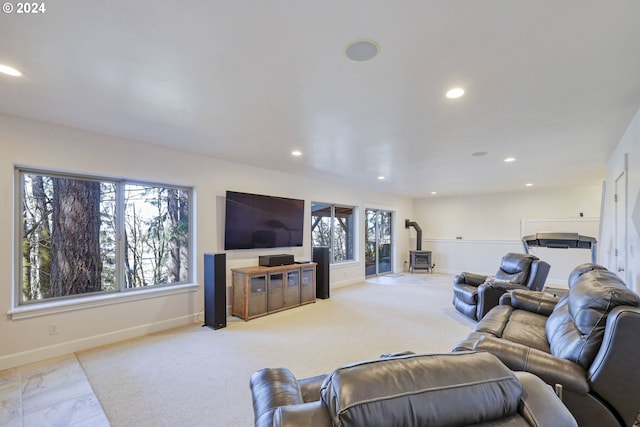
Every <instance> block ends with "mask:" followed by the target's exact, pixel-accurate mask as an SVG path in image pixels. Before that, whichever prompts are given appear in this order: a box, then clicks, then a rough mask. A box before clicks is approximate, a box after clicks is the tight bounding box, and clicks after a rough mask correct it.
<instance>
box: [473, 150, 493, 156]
mask: <svg viewBox="0 0 640 427" xmlns="http://www.w3.org/2000/svg"><path fill="white" fill-rule="evenodd" d="M487 154H489V153H488V152H486V151H476V152H475V153H471V155H472V156H473V157H482V156H486V155H487Z"/></svg>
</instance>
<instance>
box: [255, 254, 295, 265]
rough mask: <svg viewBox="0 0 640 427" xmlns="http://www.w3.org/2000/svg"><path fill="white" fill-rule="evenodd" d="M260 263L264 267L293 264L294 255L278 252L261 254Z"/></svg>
mask: <svg viewBox="0 0 640 427" xmlns="http://www.w3.org/2000/svg"><path fill="white" fill-rule="evenodd" d="M258 264H260V265H261V266H263V267H275V266H278V265H289V264H293V255H288V254H278V255H260V256H259V257H258Z"/></svg>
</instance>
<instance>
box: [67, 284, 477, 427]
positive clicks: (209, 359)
mask: <svg viewBox="0 0 640 427" xmlns="http://www.w3.org/2000/svg"><path fill="white" fill-rule="evenodd" d="M451 282H452V276H449V275H444V274H405V275H402V276H400V277H381V278H376V279H373V280H368V281H366V282H364V283H360V284H356V285H352V286H348V287H344V288H340V289H337V290H334V291H332V294H331V298H330V299H328V300H318V301H317V302H316V303H315V304H309V305H306V306H302V307H299V308H295V309H291V310H287V311H283V312H280V313H276V314H272V315H269V316H265V317H262V318H258V319H254V320H251V321H249V322H245V321H243V320H240V319H236V318H234V317H231V318H229V322H228V325H227V327H226V328H224V329H219V330H216V331H214V330H212V329H210V328H203V327H201V326H200V325H194V326H190V327H185V328H179V329H174V330H171V331H167V332H163V333H158V334H154V335H150V336H146V337H143V338H140V339H135V340H130V341H125V342H122V343H118V344H114V345H110V346H106V347H100V348H96V349H92V350H89V351H85V352H81V353H78V354H77V357H78V359H79V361H80V363H81V365H82V367H83V368H84V370H85V372H86V374H87V377H88V379H89V381H90V383H91V385H92V386H93V389H94V391H95V393H96V395H97V397H98V399H99V400H100V403H101V404H102V407H103V408H104V411H105V413H106V415H107V417H108V418H109V421H110V422H111V425H112V426H114V427H120V426H252V425H253V409H252V403H251V394H250V391H249V377H250V376H251V374H253V373H254V372H255V371H257V370H259V369H261V368H264V367H280V366H283V367H287V368H289V369H291V370H292V371H293V373H294V374H295V375H296V377H298V378H305V377H310V376H313V375H317V374H321V373H325V372H330V371H332V370H333V369H335V368H336V367H338V366H340V365H343V364H345V363H351V362H355V361H358V360H364V359H373V358H377V357H379V356H380V355H381V354H383V353H388V352H395V351H404V350H412V351H415V352H420V353H422V352H424V353H433V352H448V351H450V350H451V348H453V346H454V345H455V344H456V343H457V342H458V341H460V340H462V339H463V338H464V337H465V336H466V335H467V334H468V333H469V332H470V331H471V329H472V328H473V326H474V325H475V323H474V322H472V321H470V320H469V319H467V318H466V317H464V316H462V315H461V314H460V313H458V312H457V311H455V309H454V308H453V306H452V304H451V298H452V285H451Z"/></svg>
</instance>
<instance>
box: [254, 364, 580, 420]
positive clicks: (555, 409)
mask: <svg viewBox="0 0 640 427" xmlns="http://www.w3.org/2000/svg"><path fill="white" fill-rule="evenodd" d="M250 386H251V392H252V397H253V409H254V416H255V426H256V427H267V426H268V427H331V426H338V427H362V426H367V427H378V426H379V427H388V426H403V427H422V426H427V425H428V426H452V425H455V426H471V425H474V426H476V425H478V426H479V425H491V426H494V427H500V426H563V427H572V426H577V424H576V422H575V419H574V418H573V417H572V416H571V413H570V412H569V411H568V410H567V409H566V407H565V406H564V405H563V404H562V402H561V401H560V399H559V398H558V397H557V396H556V395H555V394H554V392H553V390H552V389H551V387H549V386H548V385H546V384H545V383H544V382H542V381H541V380H540V379H539V378H537V377H535V376H534V375H531V374H528V373H526V372H516V373H514V372H512V371H510V370H509V369H508V368H507V367H506V366H505V365H504V364H503V363H501V362H500V361H499V360H498V359H497V358H496V357H495V356H492V355H491V354H489V353H486V352H477V353H472V352H461V353H448V354H431V355H405V356H397V357H390V358H386V359H377V360H371V361H364V362H359V363H355V364H352V365H347V366H343V367H341V368H338V369H336V370H335V371H334V372H333V373H331V374H330V375H322V376H318V377H313V378H311V379H308V380H300V381H298V380H297V379H296V378H295V376H294V375H293V374H292V373H291V371H289V370H288V369H286V368H275V369H274V368H267V369H262V370H260V371H258V372H256V373H255V374H253V376H252V377H251V381H250Z"/></svg>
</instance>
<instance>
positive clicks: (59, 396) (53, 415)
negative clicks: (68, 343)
mask: <svg viewBox="0 0 640 427" xmlns="http://www.w3.org/2000/svg"><path fill="white" fill-rule="evenodd" d="M0 426H6V427H30V426H39V427H41V426H51V427H53V426H65V427H84V426H87V427H89V426H91V427H103V426H104V427H108V426H109V420H108V419H107V417H106V416H105V414H104V412H103V410H102V406H100V402H99V401H98V399H97V398H96V396H95V394H94V393H93V389H92V388H91V385H90V384H89V381H88V380H87V377H86V375H85V373H84V371H83V369H82V367H81V366H80V363H79V362H78V359H76V357H75V356H73V355H69V356H65V357H62V358H58V359H51V360H47V361H44V362H40V363H33V364H30V365H24V366H20V367H18V368H14V369H7V370H4V371H0Z"/></svg>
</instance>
